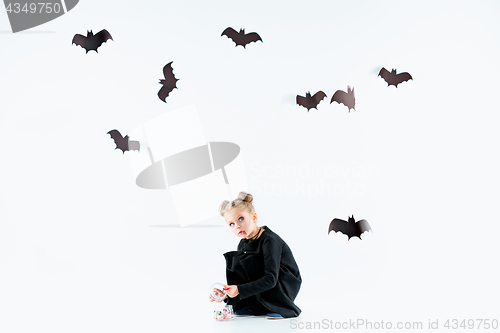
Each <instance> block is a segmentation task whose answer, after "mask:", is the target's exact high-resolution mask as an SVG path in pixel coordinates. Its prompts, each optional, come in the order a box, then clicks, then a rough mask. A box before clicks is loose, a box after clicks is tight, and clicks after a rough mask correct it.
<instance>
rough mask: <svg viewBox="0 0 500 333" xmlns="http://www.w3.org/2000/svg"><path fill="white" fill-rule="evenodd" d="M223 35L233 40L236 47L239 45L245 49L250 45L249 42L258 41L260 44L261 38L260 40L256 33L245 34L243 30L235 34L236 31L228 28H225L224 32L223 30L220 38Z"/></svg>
mask: <svg viewBox="0 0 500 333" xmlns="http://www.w3.org/2000/svg"><path fill="white" fill-rule="evenodd" d="M224 35H226V36H227V37H229V38H231V39H232V40H233V42H235V43H236V46H238V45H241V46H243V48H245V49H246V45H247V44H249V43H251V42H256V41H258V40H260V41H261V42H262V38H260V36H259V34H258V33H256V32H249V33H247V34H245V29H240V32H236V30H234V29H233V28H231V27H229V28H226V30H224V31H223V32H222V35H221V37H222V36H224ZM236 46H235V47H236Z"/></svg>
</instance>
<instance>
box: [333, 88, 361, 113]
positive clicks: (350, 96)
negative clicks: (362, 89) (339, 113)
mask: <svg viewBox="0 0 500 333" xmlns="http://www.w3.org/2000/svg"><path fill="white" fill-rule="evenodd" d="M333 102H337V103H339V104H340V103H342V104H344V105H345V106H347V109H348V110H349V112H351V109H353V110H354V111H356V109H355V108H354V104H355V103H356V99H355V98H354V87H353V88H352V89H351V87H349V86H347V92H345V91H342V90H337V91H336V92H335V94H333V96H332V100H331V101H330V104H332V103H333Z"/></svg>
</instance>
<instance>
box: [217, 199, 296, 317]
mask: <svg viewBox="0 0 500 333" xmlns="http://www.w3.org/2000/svg"><path fill="white" fill-rule="evenodd" d="M252 201H253V197H252V195H251V194H247V193H246V192H240V193H239V195H238V198H237V199H235V200H233V201H231V202H229V201H227V200H224V201H223V202H222V203H221V205H220V207H219V212H220V214H221V215H222V216H223V217H224V218H225V220H226V223H227V225H228V226H229V228H231V231H232V232H233V233H234V234H235V235H236V236H237V237H239V238H241V240H240V243H239V244H238V249H237V251H231V252H227V253H224V257H225V258H226V279H227V285H225V286H224V292H225V293H226V295H227V296H229V298H228V297H226V298H225V299H224V302H227V304H230V305H232V306H233V309H234V314H235V316H249V315H255V316H259V315H265V316H266V318H269V319H276V318H290V317H296V316H298V315H299V314H300V312H301V310H300V309H299V308H298V307H297V306H296V305H295V304H294V303H293V301H294V299H295V297H296V296H297V293H298V292H299V289H300V285H301V283H302V279H301V277H300V272H299V268H298V266H297V263H296V262H295V259H294V258H293V255H292V252H291V251H290V248H289V247H288V245H287V244H286V243H285V242H284V241H283V240H282V239H281V238H280V237H279V236H278V235H277V234H275V233H274V232H272V231H271V229H269V228H268V227H266V226H263V227H258V226H257V224H256V222H257V213H256V212H255V210H254V208H253V205H252ZM210 301H211V302H213V301H214V299H213V298H212V297H211V296H210Z"/></svg>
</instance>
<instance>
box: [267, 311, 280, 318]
mask: <svg viewBox="0 0 500 333" xmlns="http://www.w3.org/2000/svg"><path fill="white" fill-rule="evenodd" d="M266 318H267V319H283V316H282V315H280V314H279V313H276V312H269V313H268V314H266Z"/></svg>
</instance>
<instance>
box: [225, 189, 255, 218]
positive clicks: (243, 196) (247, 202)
mask: <svg viewBox="0 0 500 333" xmlns="http://www.w3.org/2000/svg"><path fill="white" fill-rule="evenodd" d="M252 201H253V196H252V195H251V194H250V193H247V192H240V193H239V194H238V197H237V198H236V199H234V200H233V201H227V200H224V201H222V203H221V204H220V206H219V213H220V215H222V216H224V214H226V212H227V211H228V210H230V209H233V208H240V209H245V210H246V211H248V212H249V213H254V212H255V209H254V208H253V205H252Z"/></svg>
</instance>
